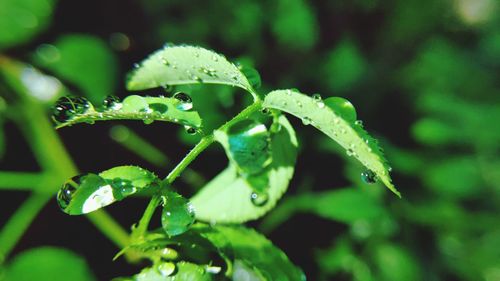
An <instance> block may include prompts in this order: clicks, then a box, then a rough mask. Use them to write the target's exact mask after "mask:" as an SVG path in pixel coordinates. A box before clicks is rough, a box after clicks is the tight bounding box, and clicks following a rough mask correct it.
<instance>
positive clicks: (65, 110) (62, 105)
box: [52, 97, 92, 123]
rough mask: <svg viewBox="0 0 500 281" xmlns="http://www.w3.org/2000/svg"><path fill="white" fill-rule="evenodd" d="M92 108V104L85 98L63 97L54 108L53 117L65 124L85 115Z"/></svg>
mask: <svg viewBox="0 0 500 281" xmlns="http://www.w3.org/2000/svg"><path fill="white" fill-rule="evenodd" d="M91 106H92V105H91V103H90V102H89V101H88V100H87V99H86V98H83V97H61V98H59V99H58V100H57V102H56V104H55V106H54V107H53V110H52V117H53V118H54V120H56V121H57V122H59V123H64V122H67V121H69V120H71V119H73V118H74V117H75V116H77V115H80V114H84V113H85V112H87V111H88V110H89V108H91Z"/></svg>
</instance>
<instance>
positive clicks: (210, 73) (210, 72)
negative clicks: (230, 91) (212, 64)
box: [200, 66, 217, 77]
mask: <svg viewBox="0 0 500 281" xmlns="http://www.w3.org/2000/svg"><path fill="white" fill-rule="evenodd" d="M200 72H201V73H204V74H206V75H208V76H210V77H217V71H216V70H215V69H213V68H208V67H203V66H202V67H200Z"/></svg>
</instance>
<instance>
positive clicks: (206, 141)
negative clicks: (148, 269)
mask: <svg viewBox="0 0 500 281" xmlns="http://www.w3.org/2000/svg"><path fill="white" fill-rule="evenodd" d="M261 109H262V101H261V100H257V101H256V102H254V103H253V104H252V105H250V106H248V107H247V108H245V109H244V110H242V111H241V112H240V113H239V114H238V115H236V116H235V117H233V118H232V119H231V120H229V121H228V122H227V123H225V124H224V125H222V126H220V127H219V129H218V130H225V129H227V128H229V127H231V126H232V125H234V124H236V123H238V122H240V121H242V120H245V119H248V118H249V117H250V116H251V115H252V114H253V113H255V112H257V111H259V110H261ZM214 141H215V138H214V134H213V133H211V134H209V135H206V136H204V137H203V138H202V139H201V140H200V141H199V142H198V143H197V144H196V145H195V146H194V147H193V149H192V150H191V151H189V153H188V154H187V155H186V156H185V157H184V158H183V159H182V160H181V162H179V163H178V164H177V166H175V168H174V169H173V170H172V171H171V172H170V173H169V174H168V175H167V177H166V178H165V179H164V180H163V182H162V183H163V185H166V186H169V185H171V184H172V183H173V182H174V181H175V179H177V178H178V177H179V176H180V175H181V173H182V172H183V171H184V170H185V169H186V168H187V167H188V166H189V164H191V162H193V161H194V159H196V157H198V155H199V154H200V153H202V152H203V151H204V150H205V149H206V148H207V147H209V146H210V145H211V144H212V143H214ZM157 197H158V196H155V197H153V198H152V199H151V201H150V202H149V205H148V207H147V208H146V211H145V212H144V215H143V216H142V218H141V220H140V221H139V226H138V227H137V228H138V229H137V237H144V235H145V234H146V232H147V228H148V225H149V221H150V220H151V217H152V215H153V213H154V211H155V209H156V207H157V206H158V203H157V202H155V201H156V200H158V198H159V197H158V198H157Z"/></svg>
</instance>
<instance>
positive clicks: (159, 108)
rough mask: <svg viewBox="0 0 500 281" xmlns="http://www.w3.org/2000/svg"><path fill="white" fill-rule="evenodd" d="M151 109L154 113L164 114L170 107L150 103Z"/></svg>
mask: <svg viewBox="0 0 500 281" xmlns="http://www.w3.org/2000/svg"><path fill="white" fill-rule="evenodd" d="M149 108H150V109H151V110H153V112H157V113H160V114H164V113H166V112H167V111H168V106H167V105H166V104H163V103H150V104H149Z"/></svg>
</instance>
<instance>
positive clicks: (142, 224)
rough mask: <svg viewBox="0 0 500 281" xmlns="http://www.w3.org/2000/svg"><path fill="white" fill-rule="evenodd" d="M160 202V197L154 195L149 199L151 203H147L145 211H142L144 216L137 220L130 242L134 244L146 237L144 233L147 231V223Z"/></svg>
mask: <svg viewBox="0 0 500 281" xmlns="http://www.w3.org/2000/svg"><path fill="white" fill-rule="evenodd" d="M160 200H161V197H160V196H159V195H155V196H153V198H151V201H149V204H148V206H147V207H146V210H144V214H143V215H142V217H141V219H140V220H139V224H138V225H137V228H136V229H135V230H134V231H133V232H132V240H133V241H134V242H135V241H137V240H139V241H141V240H142V239H143V238H144V236H145V235H146V232H147V231H148V226H149V222H150V221H151V218H152V217H153V214H154V213H155V210H156V207H158V204H159V203H160Z"/></svg>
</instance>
